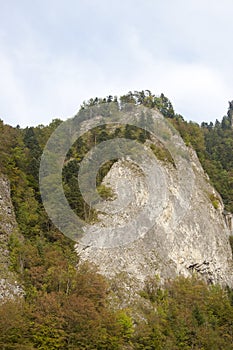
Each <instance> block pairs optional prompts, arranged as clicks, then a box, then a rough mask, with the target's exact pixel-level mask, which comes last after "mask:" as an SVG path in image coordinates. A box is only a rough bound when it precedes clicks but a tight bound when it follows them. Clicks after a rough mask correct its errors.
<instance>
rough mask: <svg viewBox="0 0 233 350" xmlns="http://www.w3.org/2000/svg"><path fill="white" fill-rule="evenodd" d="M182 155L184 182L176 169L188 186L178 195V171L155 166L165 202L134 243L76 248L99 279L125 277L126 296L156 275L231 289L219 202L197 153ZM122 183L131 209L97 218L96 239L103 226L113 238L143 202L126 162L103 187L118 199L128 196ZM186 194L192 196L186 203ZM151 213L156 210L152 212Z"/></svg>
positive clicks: (139, 178)
mask: <svg viewBox="0 0 233 350" xmlns="http://www.w3.org/2000/svg"><path fill="white" fill-rule="evenodd" d="M187 152H188V153H189V156H190V163H189V166H190V169H189V170H190V172H191V171H192V178H191V177H190V180H189V178H186V179H185V176H188V177H189V171H186V169H185V167H186V166H187V164H185V162H183V164H182V162H180V163H179V164H177V167H179V170H180V172H179V174H182V173H183V177H184V182H187V186H186V187H184V188H183V190H182V191H180V190H179V184H178V182H179V179H178V177H179V176H180V175H178V169H177V167H174V166H173V165H172V164H170V163H169V162H164V161H160V160H159V161H158V163H157V174H160V175H161V172H162V173H163V176H164V179H165V180H164V181H163V182H161V184H159V187H161V186H163V185H164V184H165V186H166V188H164V191H165V192H166V196H165V197H164V200H163V202H162V206H163V207H162V210H161V211H160V212H159V215H158V217H157V220H156V223H155V225H154V226H153V227H152V228H150V229H149V230H148V232H147V233H146V234H144V235H142V236H141V237H139V238H138V239H136V240H135V241H133V242H130V243H128V244H122V245H120V244H119V245H118V246H116V245H115V246H112V247H111V246H109V247H106V245H105V247H101V246H98V244H95V239H94V238H88V237H84V238H83V239H82V240H81V241H80V243H79V244H78V246H77V251H78V253H79V255H80V257H81V260H89V261H91V262H94V263H95V264H97V265H98V266H99V269H100V272H101V273H102V274H104V275H106V276H107V277H109V278H112V279H117V280H118V282H119V281H120V280H121V279H122V276H124V278H123V279H122V283H123V284H124V285H125V288H128V289H129V290H132V289H133V290H135V289H136V290H138V289H140V288H142V286H143V282H144V280H145V278H147V277H148V276H154V275H158V276H160V280H161V281H162V282H163V280H166V279H168V278H174V277H175V276H177V275H184V276H191V275H192V274H193V273H196V274H198V275H199V276H200V277H202V278H204V279H205V280H206V281H207V282H208V283H219V284H221V285H229V286H231V287H233V274H232V272H233V262H232V252H231V248H230V244H229V234H230V230H229V226H228V225H227V224H226V220H225V218H224V215H223V211H224V207H223V203H222V200H221V198H220V196H219V194H218V193H217V192H216V191H215V189H214V188H213V187H212V186H211V185H210V183H209V179H208V176H207V175H206V174H205V173H204V171H203V169H202V167H201V165H200V162H199V160H198V158H197V156H196V153H195V152H194V151H193V150H192V149H187ZM155 171H156V169H155ZM154 176H156V174H155V175H154ZM126 178H127V179H128V180H129V182H130V185H131V187H132V191H133V192H135V193H136V197H135V200H134V204H133V206H131V208H130V209H129V211H128V212H127V211H126V212H124V214H122V215H121V214H119V215H115V216H114V215H113V216H107V217H106V218H105V217H104V215H103V214H100V219H101V223H96V224H95V225H94V228H93V231H95V232H96V237H97V239H98V234H99V235H101V227H103V226H104V225H105V224H106V225H108V227H109V226H110V227H111V230H112V234H113V235H114V230H115V229H116V227H117V226H119V225H121V224H123V223H124V220H129V219H130V218H131V217H133V216H134V215H135V213H137V211H138V209H139V208H140V207H141V206H143V205H144V204H143V203H144V202H146V200H147V197H148V193H147V190H146V185H145V183H144V178H143V175H142V174H141V173H140V171H138V170H137V169H136V168H135V166H133V165H132V161H131V159H125V160H119V161H118V162H116V163H115V164H114V165H113V166H112V168H111V170H110V171H109V173H108V174H107V176H106V177H105V179H104V183H105V184H106V185H108V186H111V188H112V189H113V190H114V192H115V193H116V195H117V196H122V193H126V194H127V193H128V191H129V190H128V185H125V188H124V181H125V179H126ZM119 183H120V187H119V185H118V184H119ZM189 187H190V188H189ZM159 191H160V190H159V189H157V190H156V191H154V193H153V196H154V198H156V196H158V195H160V192H159ZM190 191H191V192H190ZM188 192H190V193H191V196H190V198H189V200H187V199H188V195H187V193H188ZM159 200H160V198H158V201H159ZM185 203H187V205H186V204H185ZM153 205H155V204H153ZM153 210H157V209H156V207H154V208H152V211H153ZM124 234H125V235H128V234H130V232H127V231H125V232H124ZM87 236H88V235H87ZM90 237H94V234H93V235H92V236H90Z"/></svg>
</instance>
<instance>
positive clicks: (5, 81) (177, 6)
mask: <svg viewBox="0 0 233 350" xmlns="http://www.w3.org/2000/svg"><path fill="white" fill-rule="evenodd" d="M232 11H233V3H232V2H231V1H230V0H229V1H228V0H222V1H221V3H218V2H212V3H211V4H210V3H209V1H200V0H196V1H194V0H190V1H189V2H187V1H184V0H176V1H173V2H171V1H168V0H164V1H163V2H155V1H152V0H148V1H147V2H140V1H138V0H136V1H132V0H129V1H127V2H124V3H122V4H121V6H119V3H117V2H115V1H110V2H109V1H108V2H107V1H105V0H102V1H95V0H94V1H90V0H88V1H85V3H84V2H82V1H79V0H77V1H74V0H70V1H68V2H65V1H61V0H60V1H56V2H55V1H52V0H48V1H43V0H41V1H35V3H33V4H32V3H29V2H28V1H26V0H25V1H22V2H20V3H19V4H17V3H15V4H14V6H13V4H12V3H11V2H5V3H4V5H3V7H2V11H1V14H0V20H1V29H0V50H1V56H0V63H1V67H0V73H1V81H0V117H1V118H3V119H4V120H5V121H6V122H8V123H10V124H14V125H16V124H20V125H22V126H26V125H32V124H34V125H35V124H40V123H44V124H47V123H49V122H50V120H51V119H52V118H54V117H61V118H63V119H64V118H65V117H68V116H71V115H73V114H74V113H75V112H76V111H77V109H78V108H79V105H80V104H81V103H82V102H83V100H84V99H89V98H91V97H95V96H105V95H107V94H113V95H114V94H122V93H126V92H128V91H129V90H141V89H147V88H148V89H150V90H151V91H152V92H153V93H155V94H160V93H161V92H164V93H165V94H166V95H167V96H168V97H169V98H170V99H171V101H172V102H173V104H174V106H175V109H176V111H177V112H178V113H181V114H183V115H184V116H185V117H186V118H187V119H193V120H196V121H199V122H200V121H202V120H208V121H210V120H213V121H214V120H215V119H216V118H221V117H222V115H223V114H224V113H225V112H226V109H227V101H228V100H230V99H232V98H233V88H232V81H231V79H232V78H231V77H232V75H233V65H232V61H233V51H232V50H231V44H230V43H231V41H232V38H231V36H232V30H231V23H232V21H231V16H232V15H231V14H232ZM12 23H13V24H14V25H12Z"/></svg>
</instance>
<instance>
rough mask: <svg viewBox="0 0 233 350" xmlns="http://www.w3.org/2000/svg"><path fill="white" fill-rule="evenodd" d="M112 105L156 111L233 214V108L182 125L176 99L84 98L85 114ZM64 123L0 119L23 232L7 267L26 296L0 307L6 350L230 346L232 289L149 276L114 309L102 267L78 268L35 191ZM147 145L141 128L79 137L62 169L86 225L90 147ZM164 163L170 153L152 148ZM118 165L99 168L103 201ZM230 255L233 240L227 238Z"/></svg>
mask: <svg viewBox="0 0 233 350" xmlns="http://www.w3.org/2000/svg"><path fill="white" fill-rule="evenodd" d="M103 103H104V104H105V103H113V104H115V105H116V106H117V108H119V106H120V105H122V104H124V103H133V104H136V105H143V106H146V107H148V108H152V109H157V110H159V111H160V112H161V113H162V114H163V115H164V117H165V118H166V119H167V120H168V121H169V122H170V123H171V124H172V125H173V126H174V127H175V128H176V129H177V131H178V132H179V133H180V135H181V136H182V138H183V140H184V142H185V144H186V145H187V146H190V147H193V148H194V150H195V151H196V153H197V155H198V157H199V160H200V162H201V164H202V167H203V169H204V170H205V172H206V173H207V174H208V176H209V178H210V182H211V183H212V184H213V186H214V187H215V188H216V190H217V191H218V192H219V193H220V195H221V197H222V199H223V203H224V205H225V210H226V211H227V212H231V213H233V109H232V104H231V103H230V104H229V107H228V109H227V106H226V115H225V116H219V120H218V119H217V120H216V121H215V122H214V123H213V122H210V123H206V122H203V123H201V125H199V124H197V123H195V122H192V121H189V122H188V121H186V120H185V118H184V117H183V116H181V115H180V114H177V113H176V112H175V111H174V108H173V106H172V103H171V101H170V100H169V99H168V98H167V97H166V96H164V94H161V95H159V96H157V95H154V94H152V93H151V92H150V91H149V90H145V91H139V92H138V91H135V92H129V93H128V94H126V95H123V96H121V97H114V96H111V95H110V96H107V97H106V98H94V99H90V100H89V101H86V102H84V103H83V104H82V105H81V107H80V108H81V109H84V110H85V109H87V108H88V107H90V106H95V105H101V104H103ZM60 123H62V121H61V120H60V119H54V120H53V121H52V122H51V123H50V124H49V125H48V126H44V125H38V126H36V127H27V128H21V127H20V126H19V125H18V126H17V127H11V126H9V125H6V124H4V122H3V121H2V120H1V121H0V173H1V174H5V175H6V176H7V177H8V178H9V180H10V184H11V196H12V201H13V205H14V210H15V214H16V219H17V223H18V227H19V230H18V232H15V233H13V234H12V235H11V237H10V240H9V251H10V269H11V271H13V272H14V273H15V274H16V275H17V276H18V281H19V283H20V284H21V285H22V286H23V289H24V295H23V297H20V298H15V299H14V300H12V299H10V300H5V301H4V302H0V348H1V349H5V350H8V349H28V350H29V349H43V350H47V349H48V350H54V349H60V350H62V349H64V350H65V349H80V350H84V349H87V350H89V349H90V350H91V349H93V350H94V349H98V350H102V349H106V350H107V349H109V350H111V349H113V350H114V349H116V350H117V349H128V350H130V349H132V350H133V349H135V350H137V349H146V350H157V349H164V348H165V349H168V350H169V349H171V350H176V349H184V350H189V349H190V350H191V349H194V350H201V349H203V350H215V349H216V350H219V349H223V350H226V349H229V350H230V349H233V291H232V290H231V289H229V288H225V289H224V288H221V287H220V286H215V285H207V284H206V283H205V282H203V281H201V280H200V279H198V278H197V276H195V275H194V276H193V278H191V279H186V278H183V277H179V278H176V279H174V280H173V281H167V282H166V283H165V284H164V286H163V287H161V285H160V283H159V280H158V276H154V278H148V279H147V280H146V283H145V287H144V289H143V290H141V291H140V292H139V297H138V299H137V300H135V303H134V304H132V305H129V306H128V307H127V308H124V309H122V308H118V307H117V306H116V305H115V304H114V303H113V302H112V300H113V299H114V290H113V288H112V285H111V281H109V280H107V279H106V278H104V277H103V276H102V275H100V274H99V272H98V269H97V267H96V266H93V265H92V264H88V263H80V261H79V257H78V255H77V253H76V251H75V248H74V242H73V241H71V240H70V239H68V238H67V237H65V236H63V235H62V233H60V232H59V230H58V229H57V228H56V227H55V226H54V225H53V223H52V222H51V221H50V219H49V218H48V216H47V214H46V212H45V210H44V208H43V204H42V200H41V196H40V191H39V165H40V157H41V155H42V152H43V148H44V146H45V144H46V142H47V140H48V138H49V136H50V135H51V134H52V132H53V131H54V130H55V129H56V128H57V127H58V126H59V124H60ZM116 135H117V137H127V138H130V139H135V140H137V141H139V142H141V143H144V142H145V141H146V139H148V138H149V135H146V134H145V133H143V132H142V130H141V129H140V128H138V129H137V128H134V127H132V126H129V125H128V126H127V125H126V126H122V127H119V128H118V129H115V130H108V129H107V128H106V127H104V126H102V127H98V128H95V129H92V130H91V131H90V132H88V133H86V134H85V135H84V136H83V137H82V138H79V139H78V140H77V141H76V142H75V143H74V145H73V146H72V148H71V149H70V151H69V153H68V154H67V162H66V163H65V166H64V169H63V185H64V190H65V194H66V197H67V199H68V201H69V204H70V206H71V208H72V209H73V210H74V211H75V213H76V214H77V215H78V216H80V217H81V218H82V219H84V220H86V221H87V222H91V221H92V220H93V219H95V212H94V211H93V210H90V208H88V206H87V204H86V203H85V201H84V200H83V198H82V196H81V193H80V190H79V187H78V181H77V172H78V170H79V165H80V162H81V161H82V159H83V157H84V156H85V154H86V153H87V152H88V150H90V149H91V148H92V147H93V145H94V144H96V143H99V142H102V141H104V140H108V139H110V138H114V137H116ZM154 152H155V154H156V156H157V157H158V158H159V159H163V157H169V155H167V154H165V153H164V152H165V151H164V150H163V149H162V148H161V147H160V148H159V149H158V148H157V149H156V148H154ZM113 163H114V160H113V161H111V162H107V163H105V164H104V166H102V167H101V169H100V171H99V173H98V176H97V180H96V182H97V186H98V190H99V193H100V195H101V196H102V197H103V198H109V197H111V196H112V193H111V189H109V188H106V187H105V186H103V185H101V182H102V180H103V178H104V176H105V175H106V174H107V172H108V171H109V169H110V168H111V166H112V164H113ZM231 244H232V249H233V240H232V239H231Z"/></svg>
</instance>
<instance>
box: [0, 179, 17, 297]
mask: <svg viewBox="0 0 233 350" xmlns="http://www.w3.org/2000/svg"><path fill="white" fill-rule="evenodd" d="M16 232H17V222H16V219H15V214H14V208H13V205H12V202H11V196H10V184H9V181H8V179H7V178H6V177H5V176H3V175H0V299H2V298H7V297H13V296H15V295H21V294H22V289H21V288H20V286H19V285H18V283H17V281H16V276H15V275H14V273H12V272H10V271H9V265H10V255H9V248H8V246H9V238H10V236H11V234H12V233H16Z"/></svg>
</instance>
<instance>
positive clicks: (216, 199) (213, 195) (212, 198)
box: [209, 193, 219, 209]
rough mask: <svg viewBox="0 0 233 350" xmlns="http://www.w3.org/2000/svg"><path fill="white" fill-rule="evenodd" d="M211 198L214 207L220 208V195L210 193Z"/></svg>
mask: <svg viewBox="0 0 233 350" xmlns="http://www.w3.org/2000/svg"><path fill="white" fill-rule="evenodd" d="M209 199H210V201H211V203H212V205H213V207H214V209H218V208H219V199H218V197H217V196H216V195H215V194H214V193H210V194H209Z"/></svg>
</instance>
